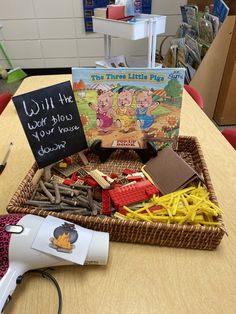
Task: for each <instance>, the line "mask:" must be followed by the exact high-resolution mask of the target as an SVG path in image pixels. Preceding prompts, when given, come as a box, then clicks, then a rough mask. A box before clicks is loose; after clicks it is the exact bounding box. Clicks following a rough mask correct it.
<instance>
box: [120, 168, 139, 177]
mask: <svg viewBox="0 0 236 314" xmlns="http://www.w3.org/2000/svg"><path fill="white" fill-rule="evenodd" d="M135 172H137V171H135V170H132V169H127V168H126V169H123V171H122V173H123V174H126V175H128V174H133V173H135Z"/></svg>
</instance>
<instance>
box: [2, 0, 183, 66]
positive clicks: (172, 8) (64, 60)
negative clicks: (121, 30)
mask: <svg viewBox="0 0 236 314" xmlns="http://www.w3.org/2000/svg"><path fill="white" fill-rule="evenodd" d="M185 3H186V1H185V0H153V1H152V13H153V14H161V15H167V27H166V35H171V34H175V32H176V29H177V26H178V24H179V23H180V21H181V17H180V9H179V6H180V5H181V4H185ZM0 24H1V25H2V26H3V27H2V29H1V32H0V40H1V42H2V43H3V45H4V47H5V50H6V51H7V53H8V55H9V57H10V59H11V60H12V62H13V65H14V66H15V67H16V66H20V67H22V68H56V67H72V66H94V62H95V61H96V60H99V59H103V56H104V48H103V35H101V34H95V33H92V34H91V33H90V34H88V33H85V32H84V24H83V5H82V0H24V1H19V0H7V1H5V0H0ZM162 38H163V37H160V38H159V39H158V43H160V41H161V39H162ZM166 46H167V44H166ZM146 53H147V39H143V40H138V41H129V40H125V39H121V38H113V39H112V55H119V54H126V55H133V56H138V55H145V54H146ZM0 63H1V64H2V65H3V66H4V67H7V64H6V62H5V60H3V57H2V56H0Z"/></svg>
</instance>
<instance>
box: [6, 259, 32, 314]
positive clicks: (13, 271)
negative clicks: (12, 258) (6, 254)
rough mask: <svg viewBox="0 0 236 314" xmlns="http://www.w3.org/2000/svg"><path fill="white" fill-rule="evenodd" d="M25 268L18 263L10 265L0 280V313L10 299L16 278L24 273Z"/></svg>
mask: <svg viewBox="0 0 236 314" xmlns="http://www.w3.org/2000/svg"><path fill="white" fill-rule="evenodd" d="M25 271H26V269H23V268H22V267H20V265H10V266H9V268H8V270H7V272H6V274H5V275H4V276H3V277H2V279H1V280H0V313H3V311H4V309H5V306H6V305H7V304H8V302H9V301H10V300H11V296H12V294H13V292H14V290H15V288H16V285H17V278H18V277H19V276H21V275H23V274H24V273H25Z"/></svg>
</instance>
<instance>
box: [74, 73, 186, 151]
mask: <svg viewBox="0 0 236 314" xmlns="http://www.w3.org/2000/svg"><path fill="white" fill-rule="evenodd" d="M184 74H185V69H183V68H163V69H146V68H145V69H144V68H143V69H137V68H128V69H127V68H126V69H121V68H119V69H113V68H109V69H98V68H73V69H72V80H73V91H74V96H75V99H76V103H77V106H78V110H79V114H80V118H81V121H82V124H83V128H84V133H85V136H86V140H87V144H88V146H91V145H92V143H93V142H94V141H95V140H97V139H98V140H101V142H102V145H101V146H102V147H106V148H108V147H113V148H131V149H138V148H145V147H146V143H147V141H151V142H152V143H154V144H155V145H156V147H157V148H160V147H163V146H171V147H173V145H175V144H176V140H177V136H178V134H179V125H180V111H181V105H182V92H183V85H184Z"/></svg>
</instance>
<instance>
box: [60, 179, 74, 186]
mask: <svg viewBox="0 0 236 314" xmlns="http://www.w3.org/2000/svg"><path fill="white" fill-rule="evenodd" d="M63 184H66V185H71V184H75V181H74V180H71V179H65V180H64V181H63Z"/></svg>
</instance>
